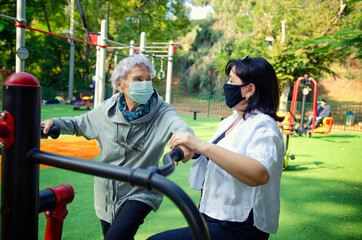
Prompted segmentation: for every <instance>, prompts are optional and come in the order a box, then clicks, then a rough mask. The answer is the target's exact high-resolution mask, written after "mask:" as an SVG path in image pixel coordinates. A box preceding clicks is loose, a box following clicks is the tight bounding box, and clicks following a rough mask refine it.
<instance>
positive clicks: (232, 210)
mask: <svg viewBox="0 0 362 240" xmlns="http://www.w3.org/2000/svg"><path fill="white" fill-rule="evenodd" d="M225 73H226V75H227V76H228V82H227V83H226V84H225V85H224V92H225V100H226V105H227V106H228V107H230V108H233V109H234V113H233V115H231V116H230V117H228V118H226V119H225V120H223V121H222V122H221V123H220V126H219V129H218V130H217V131H216V133H215V135H214V137H213V138H212V139H211V140H210V141H209V142H204V141H202V140H200V139H198V138H196V137H195V136H194V135H192V134H188V133H177V134H175V135H173V136H172V138H171V141H170V144H169V145H170V148H173V147H176V146H186V147H188V148H190V150H192V151H194V152H196V153H200V154H202V155H201V156H200V157H199V158H198V159H197V160H196V161H195V162H194V163H193V165H192V167H191V169H190V172H189V180H190V184H191V187H193V188H194V189H198V190H201V189H202V193H201V201H200V207H199V211H200V212H201V213H202V215H203V216H204V218H205V220H206V223H207V226H208V228H209V231H210V236H211V239H228V240H232V239H235V240H246V239H258V240H263V239H268V238H269V234H271V233H276V231H277V229H278V220H279V209H280V203H279V198H280V179H281V175H282V171H283V159H284V143H283V137H282V135H281V133H280V130H279V128H278V125H277V123H276V121H281V120H282V118H280V117H278V116H277V115H276V112H277V109H278V103H279V90H278V80H277V77H276V75H275V72H274V69H273V67H272V66H271V65H270V64H269V63H268V62H267V61H266V60H265V59H263V58H249V57H245V58H244V59H235V60H231V61H229V62H228V63H227V65H226V68H225ZM150 239H152V240H154V239H157V240H162V239H172V240H181V239H182V240H191V239H192V237H191V233H190V230H189V229H188V228H181V229H176V230H171V231H168V232H164V233H161V234H158V235H155V236H153V237H151V238H150Z"/></svg>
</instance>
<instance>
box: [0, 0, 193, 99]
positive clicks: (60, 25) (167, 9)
mask: <svg viewBox="0 0 362 240" xmlns="http://www.w3.org/2000/svg"><path fill="white" fill-rule="evenodd" d="M186 1H187V0H129V1H116V0H107V1H99V0H84V1H79V3H81V5H82V9H83V14H84V20H85V21H84V23H85V24H86V25H87V30H88V32H100V23H101V20H103V19H106V20H108V26H109V28H108V38H109V39H111V40H115V41H118V42H121V43H125V44H129V42H130V40H134V41H135V42H136V43H138V42H139V37H140V33H141V32H146V33H147V43H149V42H155V41H157V42H165V41H167V42H168V41H170V40H176V38H177V37H178V36H180V35H182V34H185V33H186V32H187V30H188V27H189V23H190V22H189V18H188V17H189V13H190V9H189V8H188V7H186ZM70 9H71V6H70V1H68V0H33V1H27V6H26V20H27V25H28V26H31V27H34V28H37V29H41V30H45V31H48V32H53V33H57V34H62V30H63V29H69V19H70ZM78 10H79V9H78V7H77V5H76V6H75V14H74V19H75V26H76V38H78V39H82V40H88V36H86V32H87V31H86V29H84V25H83V22H82V19H81V17H80V14H79V11H78ZM0 13H1V14H4V15H8V16H12V17H16V16H15V13H16V1H15V0H9V1H6V2H5V3H2V6H1V10H0ZM15 32H16V30H15V27H14V22H13V21H9V20H6V19H3V18H0V43H2V45H1V47H0V54H1V55H2V58H1V60H0V61H1V62H0V63H1V68H2V69H10V70H11V71H12V72H14V70H15V66H14V65H15V52H16V49H15V48H16V46H15V45H16V44H15V42H16V39H15ZM62 35H64V34H62ZM25 42H26V44H25V45H26V48H28V50H29V53H30V56H29V58H28V59H27V60H26V63H25V71H27V72H30V73H32V74H33V75H35V76H36V77H37V78H38V80H39V81H40V83H41V85H42V87H43V88H42V89H43V97H44V98H53V97H54V96H55V95H57V94H59V93H60V92H63V93H67V89H68V76H69V43H68V41H67V40H65V39H60V38H57V37H54V36H50V35H44V34H43V33H39V32H33V31H30V30H26V41H25ZM109 45H111V44H109ZM75 52H76V54H75V77H74V90H75V93H76V94H79V93H81V92H82V91H84V90H85V89H86V88H87V87H88V86H89V83H90V81H91V77H92V75H94V72H95V63H96V49H95V47H93V46H92V47H90V46H88V45H85V44H82V43H76V51H75ZM120 54H124V55H128V51H126V50H125V51H124V52H122V51H120ZM112 68H113V55H112V54H108V55H107V69H106V72H108V74H107V75H108V76H109V72H110V71H111V69H112ZM108 76H107V78H108Z"/></svg>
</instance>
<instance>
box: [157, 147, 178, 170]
mask: <svg viewBox="0 0 362 240" xmlns="http://www.w3.org/2000/svg"><path fill="white" fill-rule="evenodd" d="M183 158H184V152H183V151H182V150H181V148H179V147H175V148H173V149H172V150H171V152H168V153H166V154H165V155H164V156H163V166H162V167H159V168H158V170H157V173H158V174H161V175H162V176H168V175H170V174H171V173H172V172H173V171H174V170H175V164H174V163H173V161H177V162H178V161H181V160H182V159H183Z"/></svg>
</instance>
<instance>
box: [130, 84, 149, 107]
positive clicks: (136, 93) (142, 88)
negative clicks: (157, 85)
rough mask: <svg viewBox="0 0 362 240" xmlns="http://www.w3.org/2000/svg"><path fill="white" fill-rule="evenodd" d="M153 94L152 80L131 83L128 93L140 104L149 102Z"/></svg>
mask: <svg viewBox="0 0 362 240" xmlns="http://www.w3.org/2000/svg"><path fill="white" fill-rule="evenodd" d="M125 93H126V92H125ZM126 94H127V93H126ZM152 94H153V87H152V81H142V82H130V83H129V94H127V95H128V96H129V97H130V98H131V99H132V100H133V101H135V102H136V103H139V104H145V103H147V101H148V99H150V97H151V96H152Z"/></svg>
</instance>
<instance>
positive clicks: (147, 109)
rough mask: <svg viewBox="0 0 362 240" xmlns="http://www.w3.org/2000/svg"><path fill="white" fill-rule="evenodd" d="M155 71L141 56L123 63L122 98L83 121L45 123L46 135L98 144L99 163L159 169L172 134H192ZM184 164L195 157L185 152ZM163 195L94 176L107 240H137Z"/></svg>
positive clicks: (118, 82)
mask: <svg viewBox="0 0 362 240" xmlns="http://www.w3.org/2000/svg"><path fill="white" fill-rule="evenodd" d="M154 74H155V71H154V69H153V68H152V65H151V63H150V62H149V60H148V59H147V58H146V57H144V56H141V55H135V56H132V57H127V58H125V59H123V60H122V61H120V62H119V63H118V64H117V66H116V68H115V69H114V71H113V74H112V77H111V80H110V81H111V82H112V85H113V86H114V87H116V88H117V89H118V90H119V93H118V94H115V95H113V96H112V97H111V98H110V99H107V100H105V101H104V102H103V103H102V104H100V105H99V106H98V107H96V108H95V109H93V110H92V111H90V112H87V113H85V114H83V115H81V116H78V117H74V118H72V117H62V118H53V119H48V120H45V121H43V122H42V123H41V126H42V127H44V133H45V134H46V133H47V132H48V131H49V128H50V127H52V126H53V125H56V126H58V127H59V128H60V129H61V133H62V134H76V135H82V136H84V137H86V138H87V139H97V141H98V142H99V144H100V147H101V154H100V157H99V160H100V161H101V162H104V163H109V164H113V165H117V166H124V167H129V168H148V167H150V166H155V165H157V164H158V161H159V159H160V157H161V155H162V154H163V150H164V147H165V145H166V143H167V142H168V140H169V139H170V137H171V135H172V134H175V133H177V132H188V133H190V134H193V132H192V129H191V128H190V127H188V126H187V124H186V123H185V122H184V121H183V120H182V119H181V118H180V117H179V116H178V115H177V114H176V112H175V109H174V108H173V107H172V106H171V105H169V104H167V103H166V102H164V100H163V99H162V97H160V96H159V94H158V93H157V91H156V90H154V89H153V88H152V77H153V76H154ZM183 151H184V153H185V158H184V159H185V160H186V159H189V158H190V157H191V152H190V151H189V150H188V149H187V148H183ZM161 201H162V195H161V194H159V193H157V192H154V191H149V190H144V189H140V188H138V187H134V186H131V185H130V184H128V183H123V182H117V181H112V180H110V179H104V178H99V177H95V179H94V204H95V210H96V214H97V216H98V217H99V218H100V219H101V225H102V230H103V234H104V236H105V239H133V237H134V235H135V234H136V232H137V229H138V228H139V226H140V225H141V224H142V223H143V221H144V218H145V217H146V216H147V215H148V213H149V212H150V211H151V210H152V209H153V210H154V211H156V210H157V209H158V207H159V206H160V204H161Z"/></svg>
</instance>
